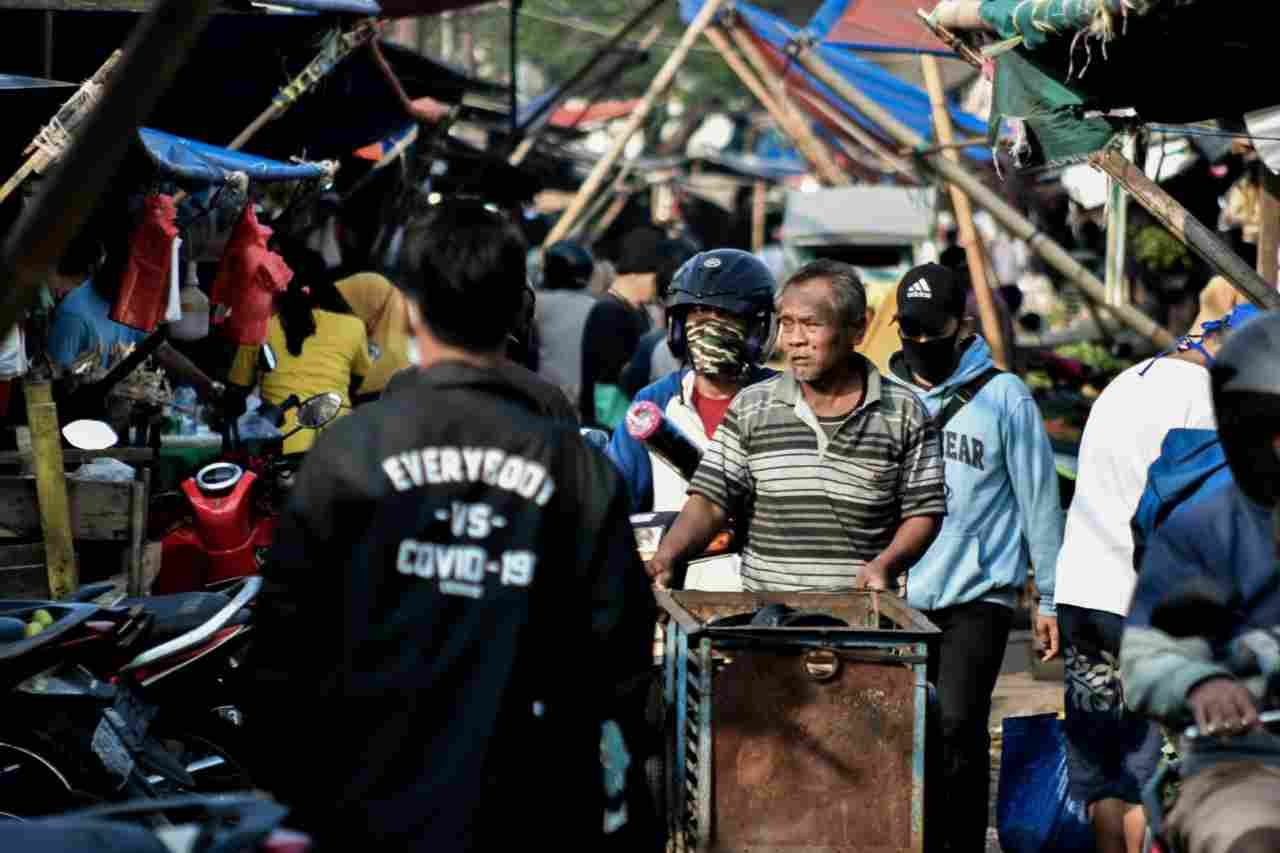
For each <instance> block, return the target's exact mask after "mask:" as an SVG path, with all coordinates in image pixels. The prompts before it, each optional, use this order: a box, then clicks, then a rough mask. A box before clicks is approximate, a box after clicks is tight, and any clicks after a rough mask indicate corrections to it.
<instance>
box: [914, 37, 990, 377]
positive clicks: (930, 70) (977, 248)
mask: <svg viewBox="0 0 1280 853" xmlns="http://www.w3.org/2000/svg"><path fill="white" fill-rule="evenodd" d="M920 67H921V68H922V69H923V71H924V85H925V89H926V90H927V91H928V93H929V103H930V105H931V106H932V107H933V126H934V129H935V131H936V133H937V137H938V142H940V143H942V144H943V145H950V144H951V142H952V141H953V140H954V138H955V134H954V133H953V129H952V126H951V113H949V112H947V98H946V94H945V93H944V92H943V89H942V74H941V72H939V70H938V60H937V58H936V57H933V56H929V55H928V54H923V55H921V57H920ZM942 156H943V157H944V158H946V159H948V160H950V161H951V162H953V163H958V162H960V152H959V151H956V150H955V149H954V148H947V149H946V150H944V151H943V152H942ZM947 189H948V191H949V192H950V193H951V206H952V207H954V208H955V212H956V225H957V226H959V229H960V245H962V246H964V256H965V258H966V259H967V260H968V262H969V279H970V281H972V283H973V295H974V297H975V298H976V300H977V303H978V317H979V319H980V320H981V321H982V335H983V337H985V338H986V339H987V344H988V345H989V346H990V347H991V359H992V361H994V362H995V365H996V367H998V368H1000V369H1001V370H1008V369H1009V366H1010V365H1011V364H1012V363H1013V361H1012V359H1011V358H1010V357H1009V356H1010V352H1009V347H1010V346H1011V345H1012V341H1006V340H1005V339H1004V332H1002V331H1001V329H1000V315H999V313H998V312H997V310H996V300H995V296H993V295H992V293H991V283H990V282H989V281H988V280H987V258H986V253H985V252H983V250H982V245H981V242H980V238H979V237H978V229H977V228H976V227H975V226H974V224H973V206H972V205H970V204H969V197H968V196H967V195H965V194H964V191H963V190H961V189H960V188H959V187H957V186H956V185H955V184H948V185H947Z"/></svg>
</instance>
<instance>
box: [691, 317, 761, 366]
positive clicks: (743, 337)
mask: <svg viewBox="0 0 1280 853" xmlns="http://www.w3.org/2000/svg"><path fill="white" fill-rule="evenodd" d="M685 337H686V340H687V341H688V345H689V360H690V361H691V362H693V370H694V372H695V373H698V374H700V375H702V376H717V377H726V378H735V377H738V376H741V375H742V374H744V373H746V371H747V367H748V365H747V324H746V321H744V320H742V319H739V318H737V317H707V318H705V319H700V320H698V321H697V322H694V323H689V324H688V325H687V326H686V328H685Z"/></svg>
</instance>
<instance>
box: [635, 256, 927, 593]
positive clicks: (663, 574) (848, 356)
mask: <svg viewBox="0 0 1280 853" xmlns="http://www.w3.org/2000/svg"><path fill="white" fill-rule="evenodd" d="M866 305H867V302H866V292H865V291H864V289H863V287H862V282H861V281H860V280H859V279H858V275H857V272H856V271H855V270H854V269H853V267H851V266H849V265H848V264H843V263H838V262H835V261H829V260H819V261H814V262H812V263H810V264H807V265H806V266H804V267H802V268H801V269H800V270H798V271H797V272H796V273H795V274H794V275H792V276H791V278H790V279H789V280H788V281H787V283H786V284H785V285H783V288H782V291H781V293H780V294H779V297H778V318H779V326H780V338H779V340H780V343H781V346H782V348H783V351H784V353H785V356H786V361H787V366H788V368H789V369H788V370H787V371H786V372H785V373H782V374H780V375H779V376H777V377H775V378H773V379H770V380H768V381H765V382H760V383H757V384H755V385H752V386H750V387H748V388H745V389H743V390H742V391H740V392H739V393H738V395H737V396H736V397H735V398H734V400H733V403H732V404H731V405H730V406H729V410H728V412H727V413H726V415H725V418H724V420H723V421H722V422H721V425H720V428H719V430H717V432H716V435H715V439H714V440H713V441H712V442H711V445H710V446H709V447H708V448H707V451H706V454H705V455H704V456H703V460H702V465H701V466H700V467H699V468H698V471H697V474H696V475H695V476H694V479H693V483H692V484H691V486H690V488H689V494H690V497H689V502H688V503H687V504H685V507H684V509H683V510H682V511H681V513H680V516H679V518H677V519H676V522H675V524H674V525H673V526H672V528H671V531H670V532H669V533H668V534H667V536H666V537H664V538H663V541H662V544H661V545H660V546H659V549H658V553H657V554H656V555H655V556H654V559H653V560H652V561H651V562H650V563H649V567H648V568H649V574H650V576H651V577H652V578H653V579H654V582H655V583H656V584H657V585H659V586H666V585H669V584H671V583H672V581H673V578H676V577H678V570H679V569H681V568H682V567H683V564H684V562H685V560H686V559H687V558H688V556H689V555H691V554H696V553H699V552H700V551H701V550H702V548H704V547H705V546H706V544H707V543H708V542H710V541H711V539H712V537H713V536H715V534H716V533H717V532H718V531H719V530H720V529H721V528H722V527H723V526H724V525H725V523H726V522H727V521H728V520H729V519H730V518H732V519H734V520H736V522H737V524H738V525H739V526H740V527H741V528H743V529H744V530H745V533H746V544H745V547H744V549H743V554H742V582H743V588H744V589H747V590H783V591H786V590H812V591H824V592H829V591H839V590H849V589H853V588H855V587H870V588H872V589H891V588H893V587H894V586H895V584H896V580H897V578H898V576H900V575H901V574H902V572H904V571H906V569H907V568H908V567H909V566H910V565H911V564H912V563H913V562H914V561H915V560H916V558H918V557H919V556H920V555H921V554H923V553H924V552H925V550H926V549H927V548H928V547H929V545H930V543H932V542H933V539H934V537H935V536H936V535H937V533H938V530H939V528H940V527H941V526H942V516H943V515H945V514H946V499H945V495H944V490H945V485H944V482H943V461H942V452H941V450H940V447H939V444H938V436H937V431H936V429H934V428H933V426H932V423H931V421H930V420H929V417H928V415H927V413H926V412H925V409H924V406H923V404H922V403H921V402H920V401H919V400H918V399H917V398H916V396H915V395H914V394H912V393H911V391H909V390H907V389H906V388H905V387H903V386H902V385H899V384H896V383H893V382H888V381H884V380H882V378H881V376H880V374H879V372H877V370H876V368H875V367H874V366H873V365H872V364H871V362H870V361H868V360H867V359H866V358H864V357H862V356H861V355H859V354H858V353H857V352H855V351H854V347H856V346H857V345H858V344H859V342H861V340H862V336H863V334H864V332H865V331H866Z"/></svg>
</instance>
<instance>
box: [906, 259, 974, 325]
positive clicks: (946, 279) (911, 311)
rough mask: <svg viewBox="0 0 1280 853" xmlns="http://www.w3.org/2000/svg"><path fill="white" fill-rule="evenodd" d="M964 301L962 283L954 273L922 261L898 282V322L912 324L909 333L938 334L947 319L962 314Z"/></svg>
mask: <svg viewBox="0 0 1280 853" xmlns="http://www.w3.org/2000/svg"><path fill="white" fill-rule="evenodd" d="M964 302H965V291H964V285H963V284H962V283H961V282H960V280H959V279H957V278H956V275H955V273H954V272H952V271H951V270H949V269H947V268H946V267H944V266H942V265H941V264H923V265H921V266H918V267H915V268H913V269H912V270H910V271H909V272H908V273H907V274H906V275H904V276H903V277H902V281H901V282H900V283H899V284H898V322H899V323H900V324H901V323H903V322H904V321H905V322H906V323H907V324H908V325H909V326H911V327H913V328H911V329H910V332H911V333H918V334H924V335H928V336H930V337H932V336H935V335H941V334H943V333H944V332H945V331H946V325H947V321H948V320H950V319H952V318H953V317H954V318H956V319H960V318H961V317H963V316H964ZM916 330H919V331H918V332H916Z"/></svg>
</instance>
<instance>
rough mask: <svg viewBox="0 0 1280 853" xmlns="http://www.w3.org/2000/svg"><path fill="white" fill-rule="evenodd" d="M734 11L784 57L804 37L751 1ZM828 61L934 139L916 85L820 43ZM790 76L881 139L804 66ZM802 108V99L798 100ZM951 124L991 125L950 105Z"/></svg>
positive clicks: (979, 154)
mask: <svg viewBox="0 0 1280 853" xmlns="http://www.w3.org/2000/svg"><path fill="white" fill-rule="evenodd" d="M702 3H703V0H680V13H681V14H682V15H683V16H684V18H685V20H686V21H688V20H691V19H692V17H693V16H694V15H696V14H697V12H698V10H699V9H700V8H701V7H702ZM735 9H736V10H737V12H738V14H739V15H740V16H741V18H742V21H743V22H744V23H745V24H746V25H747V26H749V27H750V28H751V30H752V31H753V32H754V33H755V34H756V35H757V36H759V37H760V38H761V39H762V40H764V41H765V42H767V43H768V44H769V45H770V46H772V47H773V48H774V49H775V50H776V51H779V52H780V53H783V55H785V51H786V46H787V44H788V43H789V42H790V41H792V40H793V39H802V38H803V37H804V35H805V34H804V32H803V31H802V30H800V29H799V28H797V27H795V26H792V25H791V24H789V23H787V22H786V21H784V20H782V19H781V18H779V17H777V16H775V15H771V14H769V13H768V12H764V11H761V10H760V9H757V8H756V7H754V6H751V5H749V4H747V3H741V2H739V3H736V4H735ZM814 50H816V51H817V52H818V55H819V56H820V57H821V58H822V60H823V61H824V62H826V63H827V64H828V65H830V66H831V67H832V68H834V69H835V70H836V71H838V72H839V73H840V74H841V75H843V76H844V77H845V78H846V79H847V80H849V82H850V83H852V84H853V85H854V86H856V87H857V88H858V89H859V90H860V91H861V92H863V93H865V94H866V95H867V96H868V97H870V98H872V99H873V100H874V101H875V102H876V103H878V104H879V105H880V106H882V107H884V109H886V110H888V112H889V113H890V114H892V115H893V117H894V118H896V119H897V120H898V121H900V122H902V123H903V124H905V125H907V126H908V127H910V128H911V129H912V130H914V131H916V132H917V133H919V134H920V135H921V136H923V137H924V138H925V139H930V140H931V139H933V137H934V134H933V117H932V116H933V114H932V111H931V107H930V104H929V96H928V94H926V93H925V91H924V90H923V89H921V88H919V87H917V86H913V85H911V84H910V83H907V82H905V81H903V80H900V79H899V78H897V77H895V76H894V75H893V74H891V73H889V72H888V71H886V70H884V69H883V68H881V67H880V66H879V65H876V64H875V63H874V62H871V61H870V60H867V59H863V58H862V57H860V56H858V55H856V54H855V53H853V52H851V51H849V50H845V49H843V48H839V47H834V46H832V45H826V44H822V45H818V46H817V47H816V48H814ZM788 78H789V79H791V80H796V81H801V82H803V83H804V84H805V85H806V86H807V87H808V88H810V89H811V90H812V91H814V92H816V93H818V94H819V95H820V96H821V97H822V98H823V99H824V100H826V101H827V102H828V103H830V104H832V105H834V106H835V107H836V108H837V109H839V110H840V111H841V112H843V113H844V114H845V115H847V116H849V117H850V118H852V119H853V120H854V121H856V122H857V123H858V124H860V125H862V126H863V127H865V128H867V129H868V130H870V131H872V132H874V133H876V134H877V135H881V136H883V131H881V130H880V129H879V128H878V127H876V125H875V124H874V123H873V122H871V121H870V120H869V119H867V117H866V116H864V115H862V113H860V112H858V111H857V110H856V109H854V108H853V107H852V106H851V105H849V104H848V103H846V102H845V101H844V100H842V99H841V98H839V97H837V96H836V94H835V93H834V92H832V91H831V90H830V89H828V88H827V87H826V86H824V85H823V84H822V83H819V82H818V80H817V79H816V78H814V77H813V76H812V75H810V74H809V73H808V72H807V71H805V70H804V69H803V68H801V67H800V66H798V65H796V64H794V63H792V64H791V67H790V68H789V70H788ZM797 103H798V104H800V105H801V106H803V101H800V100H799V99H797ZM949 109H950V112H951V120H952V122H953V123H954V125H955V130H956V135H957V136H959V137H964V136H985V135H986V134H987V123H986V122H985V121H983V120H982V119H979V118H978V117H977V116H973V115H970V114H969V113H966V112H964V111H963V110H961V109H959V108H958V107H956V106H955V104H950V105H949ZM964 153H965V154H967V155H968V156H969V157H971V158H973V159H975V160H983V161H986V160H990V159H991V152H990V151H989V150H988V149H986V148H984V147H974V148H966V149H964Z"/></svg>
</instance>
